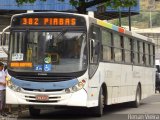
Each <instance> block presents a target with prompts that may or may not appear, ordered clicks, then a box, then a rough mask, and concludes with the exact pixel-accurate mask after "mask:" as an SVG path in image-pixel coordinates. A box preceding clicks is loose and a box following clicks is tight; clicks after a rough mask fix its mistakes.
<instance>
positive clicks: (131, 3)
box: [16, 0, 137, 14]
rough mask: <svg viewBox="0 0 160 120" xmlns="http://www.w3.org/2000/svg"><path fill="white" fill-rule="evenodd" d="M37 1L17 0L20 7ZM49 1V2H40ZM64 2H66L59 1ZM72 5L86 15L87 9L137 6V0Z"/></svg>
mask: <svg viewBox="0 0 160 120" xmlns="http://www.w3.org/2000/svg"><path fill="white" fill-rule="evenodd" d="M35 1H37V0H16V2H17V4H18V5H22V4H23V3H34V2H35ZM40 1H44V2H45V1H47V0H40ZM58 1H61V2H64V1H65V0H58ZM69 2H70V4H71V5H72V6H74V7H75V8H76V10H77V12H78V13H82V14H85V13H86V10H87V8H89V7H92V6H95V5H98V4H104V5H105V6H106V7H107V6H111V7H113V8H118V7H131V6H135V5H137V0H69Z"/></svg>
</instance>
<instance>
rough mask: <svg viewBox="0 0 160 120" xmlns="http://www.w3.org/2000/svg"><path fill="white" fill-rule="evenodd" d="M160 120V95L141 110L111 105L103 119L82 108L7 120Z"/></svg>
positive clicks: (128, 105)
mask: <svg viewBox="0 0 160 120" xmlns="http://www.w3.org/2000/svg"><path fill="white" fill-rule="evenodd" d="M65 119H68V120H75V119H77V120H136V119H137V120H160V94H155V95H153V96H150V97H148V98H146V99H143V100H142V101H141V105H140V106H139V108H132V107H131V106H130V104H129V103H125V104H118V105H110V106H107V107H106V108H105V112H104V115H103V116H102V117H101V118H98V117H93V116H92V114H91V112H90V110H88V109H82V108H81V109H80V108H70V109H56V110H49V111H47V110H44V111H42V113H41V115H40V116H38V117H36V118H32V117H30V116H29V113H28V111H27V110H26V111H23V114H21V115H20V116H19V117H18V118H13V117H10V118H7V120H65Z"/></svg>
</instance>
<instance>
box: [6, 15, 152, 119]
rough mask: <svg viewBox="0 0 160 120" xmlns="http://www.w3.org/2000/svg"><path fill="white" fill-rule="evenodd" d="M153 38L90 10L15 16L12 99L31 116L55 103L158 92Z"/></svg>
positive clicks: (97, 102) (111, 100) (97, 103)
mask: <svg viewBox="0 0 160 120" xmlns="http://www.w3.org/2000/svg"><path fill="white" fill-rule="evenodd" d="M154 47H155V46H154V43H153V41H152V39H149V38H147V37H144V36H141V35H138V34H136V33H132V32H130V31H127V30H125V29H123V28H121V27H117V26H115V25H112V24H110V23H108V22H104V21H101V20H98V19H96V18H93V17H91V16H88V15H81V14H73V13H62V12H47V13H46V12H40V13H39V12H37V13H25V14H19V15H14V16H13V17H12V19H11V28H10V44H9V56H8V72H9V74H10V75H11V76H12V77H11V79H10V80H9V81H8V83H9V84H8V85H7V88H6V102H7V104H18V105H28V106H29V112H30V115H32V116H36V115H39V114H40V110H41V109H44V108H46V107H47V106H48V107H51V106H53V107H54V106H76V107H87V108H91V109H92V110H93V112H94V115H96V116H101V115H102V114H103V108H104V106H105V105H111V104H117V103H123V102H131V103H132V105H133V106H134V107H138V105H139V104H140V100H141V99H143V98H146V97H147V96H150V95H152V94H154V92H155V65H154V61H155V52H154V51H155V48H154Z"/></svg>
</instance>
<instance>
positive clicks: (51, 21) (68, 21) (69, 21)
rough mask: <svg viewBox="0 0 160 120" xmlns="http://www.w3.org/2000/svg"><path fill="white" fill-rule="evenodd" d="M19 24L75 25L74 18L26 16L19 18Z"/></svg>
mask: <svg viewBox="0 0 160 120" xmlns="http://www.w3.org/2000/svg"><path fill="white" fill-rule="evenodd" d="M20 24H21V25H25V26H76V25H77V19H76V18H56V17H55V18H47V17H45V18H27V17H23V18H21V19H20Z"/></svg>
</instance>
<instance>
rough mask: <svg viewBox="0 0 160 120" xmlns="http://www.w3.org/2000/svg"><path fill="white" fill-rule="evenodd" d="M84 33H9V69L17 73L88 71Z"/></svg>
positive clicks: (65, 31)
mask: <svg viewBox="0 0 160 120" xmlns="http://www.w3.org/2000/svg"><path fill="white" fill-rule="evenodd" d="M86 51H87V49H86V33H85V32H82V31H67V30H64V31H43V32H42V31H12V32H11V41H10V51H9V53H10V54H9V63H10V69H11V70H13V71H20V72H38V73H39V72H47V73H71V72H79V71H83V70H86V69H87V52H86Z"/></svg>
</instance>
